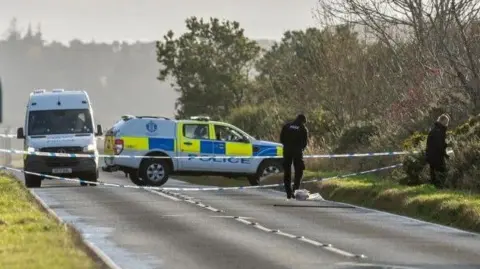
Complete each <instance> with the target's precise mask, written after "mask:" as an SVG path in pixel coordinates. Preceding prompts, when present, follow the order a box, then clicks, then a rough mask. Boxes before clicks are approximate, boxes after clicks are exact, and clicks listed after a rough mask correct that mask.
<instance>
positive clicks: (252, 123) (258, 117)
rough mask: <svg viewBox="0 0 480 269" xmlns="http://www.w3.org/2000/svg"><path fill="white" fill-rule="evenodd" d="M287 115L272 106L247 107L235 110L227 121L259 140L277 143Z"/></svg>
mask: <svg viewBox="0 0 480 269" xmlns="http://www.w3.org/2000/svg"><path fill="white" fill-rule="evenodd" d="M286 114H287V113H286V112H285V110H280V109H277V108H276V107H275V106H274V105H273V106H272V104H260V105H245V106H242V107H239V108H237V109H235V110H233V111H232V113H231V114H230V115H229V116H228V117H227V118H226V121H228V122H229V123H231V124H233V125H235V126H237V127H239V128H241V129H242V130H244V131H245V132H247V133H249V134H250V135H253V136H255V137H256V138H257V139H265V140H274V141H277V140H278V137H279V134H280V128H281V125H282V123H283V121H282V120H284V119H286Z"/></svg>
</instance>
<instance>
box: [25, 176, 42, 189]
mask: <svg viewBox="0 0 480 269" xmlns="http://www.w3.org/2000/svg"><path fill="white" fill-rule="evenodd" d="M25 186H26V187H27V188H40V187H41V186H42V177H40V176H36V175H29V174H25Z"/></svg>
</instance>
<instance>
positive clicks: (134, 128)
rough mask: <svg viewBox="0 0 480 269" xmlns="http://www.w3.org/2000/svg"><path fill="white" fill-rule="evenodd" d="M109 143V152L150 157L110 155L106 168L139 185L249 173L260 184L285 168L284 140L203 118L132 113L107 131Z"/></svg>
mask: <svg viewBox="0 0 480 269" xmlns="http://www.w3.org/2000/svg"><path fill="white" fill-rule="evenodd" d="M104 143H105V144H104V150H105V154H108V155H119V156H122V155H129V156H144V157H143V158H142V157H138V158H118V157H107V158H104V160H105V166H104V167H103V170H104V171H107V172H113V171H118V170H120V171H123V172H125V173H126V174H128V175H129V176H130V179H131V180H132V182H133V183H135V184H137V185H149V186H161V185H163V184H165V183H166V182H167V180H168V178H169V176H170V175H218V176H226V177H242V176H246V177H247V178H248V180H249V182H250V184H251V185H258V184H259V182H260V180H261V179H262V178H263V177H265V176H267V175H269V174H272V173H281V172H282V171H283V169H282V163H281V160H282V159H281V158H280V157H279V156H282V153H283V152H282V151H283V147H282V145H281V144H279V143H275V142H270V141H262V140H257V139H255V138H254V137H252V136H251V135H249V134H247V133H246V132H244V131H243V130H241V129H239V128H237V127H235V126H233V125H231V124H228V123H225V122H218V121H211V120H210V119H209V118H208V117H202V116H200V117H192V118H190V119H189V120H174V119H169V118H166V117H154V116H132V115H126V116H123V117H122V119H121V120H119V121H117V122H116V123H115V124H114V126H113V127H112V128H111V129H109V130H107V132H106V133H105V142H104ZM150 156H162V157H161V158H148V157H150ZM251 156H255V157H256V158H251Z"/></svg>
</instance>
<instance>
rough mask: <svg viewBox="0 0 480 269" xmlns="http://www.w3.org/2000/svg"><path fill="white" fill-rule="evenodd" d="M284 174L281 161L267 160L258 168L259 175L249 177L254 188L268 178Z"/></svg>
mask: <svg viewBox="0 0 480 269" xmlns="http://www.w3.org/2000/svg"><path fill="white" fill-rule="evenodd" d="M282 172H283V166H282V164H281V163H280V162H279V161H275V160H265V161H263V162H262V163H261V164H260V166H259V167H258V170H257V173H256V174H255V175H251V176H249V177H248V181H249V183H250V185H252V186H258V185H260V183H261V182H262V180H264V179H265V178H266V177H268V176H271V175H273V174H279V173H282Z"/></svg>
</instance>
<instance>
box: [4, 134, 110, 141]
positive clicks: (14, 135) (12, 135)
mask: <svg viewBox="0 0 480 269" xmlns="http://www.w3.org/2000/svg"><path fill="white" fill-rule="evenodd" d="M0 137H8V138H17V135H16V134H0ZM96 138H97V139H100V140H105V137H104V136H97V137H96Z"/></svg>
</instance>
